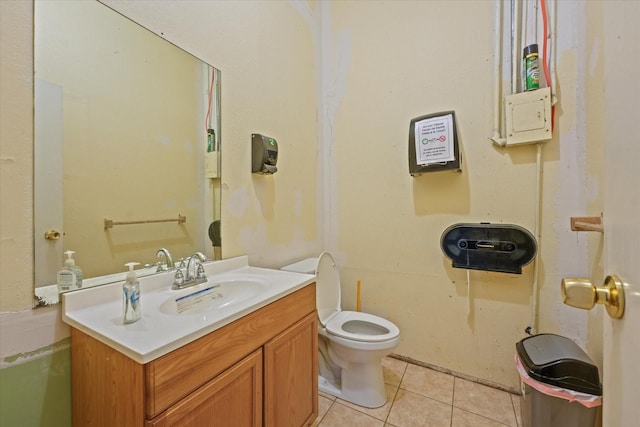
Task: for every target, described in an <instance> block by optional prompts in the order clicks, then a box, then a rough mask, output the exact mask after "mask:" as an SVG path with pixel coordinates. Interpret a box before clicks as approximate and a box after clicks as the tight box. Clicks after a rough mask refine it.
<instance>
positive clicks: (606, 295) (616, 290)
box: [560, 275, 624, 319]
mask: <svg viewBox="0 0 640 427" xmlns="http://www.w3.org/2000/svg"><path fill="white" fill-rule="evenodd" d="M560 286H561V289H562V302H564V303H565V304H567V305H570V306H572V307H577V308H582V309H585V310H591V309H592V308H593V306H594V305H596V304H604V305H605V307H606V309H607V313H609V316H611V317H613V318H614V319H621V318H622V315H623V314H624V284H623V283H622V281H621V280H620V279H619V278H618V276H614V275H612V276H607V278H606V279H605V280H604V285H603V286H602V287H598V286H595V285H594V284H593V283H592V282H591V280H589V279H585V278H581V277H567V278H564V279H562V283H561V285H560Z"/></svg>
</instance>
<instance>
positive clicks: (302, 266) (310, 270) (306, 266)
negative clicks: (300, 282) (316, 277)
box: [280, 258, 318, 274]
mask: <svg viewBox="0 0 640 427" xmlns="http://www.w3.org/2000/svg"><path fill="white" fill-rule="evenodd" d="M317 266H318V258H307V259H303V260H302V261H298V262H294V263H293V264H289V265H285V266H284V267H282V268H281V269H280V270H285V271H293V272H294V273H305V274H316V267H317Z"/></svg>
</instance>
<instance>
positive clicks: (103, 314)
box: [62, 256, 315, 364]
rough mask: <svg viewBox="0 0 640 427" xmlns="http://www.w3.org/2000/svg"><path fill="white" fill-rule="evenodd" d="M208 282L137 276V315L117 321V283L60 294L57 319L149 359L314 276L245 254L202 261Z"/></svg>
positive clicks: (138, 357) (119, 313) (119, 311)
mask: <svg viewBox="0 0 640 427" xmlns="http://www.w3.org/2000/svg"><path fill="white" fill-rule="evenodd" d="M203 265H204V268H205V275H206V277H207V281H206V282H205V283H201V284H199V285H196V286H193V287H191V288H186V289H181V290H172V289H171V285H172V283H173V276H174V273H173V272H167V273H158V274H154V275H151V276H147V277H141V278H140V279H139V281H140V304H141V307H142V318H141V319H140V320H138V321H137V322H135V323H131V324H127V325H125V324H123V323H122V282H117V283H113V284H109V285H103V286H97V287H93V288H88V289H80V290H76V291H73V292H67V293H64V294H62V320H63V321H64V322H65V323H67V324H69V325H71V326H73V327H74V328H76V329H79V330H80V331H82V332H84V333H86V334H88V335H89V336H91V337H93V338H95V339H97V340H98V341H101V342H103V343H104V344H106V345H108V346H110V347H112V348H114V349H116V350H118V351H120V352H121V353H123V354H125V355H127V356H128V357H130V358H131V359H133V360H135V361H136V362H138V363H141V364H144V363H148V362H150V361H152V360H154V359H156V358H158V357H160V356H163V355H165V354H167V353H169V352H171V351H173V350H175V349H177V348H180V347H181V346H183V345H185V344H188V343H190V342H192V341H194V340H196V339H198V338H200V337H202V336H204V335H206V334H208V333H211V332H213V331H215V330H216V329H219V328H221V327H223V326H225V325H227V324H229V323H231V322H233V321H235V320H237V319H239V318H241V317H243V316H246V315H247V314H249V313H252V312H254V311H255V310H258V309H259V308H261V307H264V306H266V305H267V304H270V303H271V302H273V301H276V300H278V299H280V298H282V297H283V296H285V295H288V294H290V293H292V292H295V291H296V290H298V289H300V288H303V287H305V286H307V285H308V284H310V283H312V282H313V281H314V280H315V276H313V275H310V274H301V273H293V272H289V271H283V270H272V269H267V268H259V267H251V266H249V265H248V259H247V257H246V256H241V257H236V258H230V259H226V260H222V261H213V262H207V263H204V264H203Z"/></svg>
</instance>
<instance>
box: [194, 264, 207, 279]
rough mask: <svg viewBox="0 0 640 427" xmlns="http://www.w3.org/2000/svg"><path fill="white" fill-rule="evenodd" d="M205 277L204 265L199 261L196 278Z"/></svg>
mask: <svg viewBox="0 0 640 427" xmlns="http://www.w3.org/2000/svg"><path fill="white" fill-rule="evenodd" d="M205 277H206V276H205V274H204V265H202V263H198V267H197V268H196V279H204V278H205Z"/></svg>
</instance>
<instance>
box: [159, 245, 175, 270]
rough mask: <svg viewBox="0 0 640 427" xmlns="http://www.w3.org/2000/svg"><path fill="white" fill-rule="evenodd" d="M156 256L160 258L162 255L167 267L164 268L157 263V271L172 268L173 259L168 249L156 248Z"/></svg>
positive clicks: (173, 266)
mask: <svg viewBox="0 0 640 427" xmlns="http://www.w3.org/2000/svg"><path fill="white" fill-rule="evenodd" d="M156 256H157V257H158V258H161V257H163V256H164V258H165V259H166V260H167V262H166V264H167V268H166V269H165V268H162V265H158V272H160V271H168V270H173V269H174V268H175V265H174V264H173V259H172V258H171V254H170V253H169V250H168V249H165V248H160V249H158V252H157V253H156Z"/></svg>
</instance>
